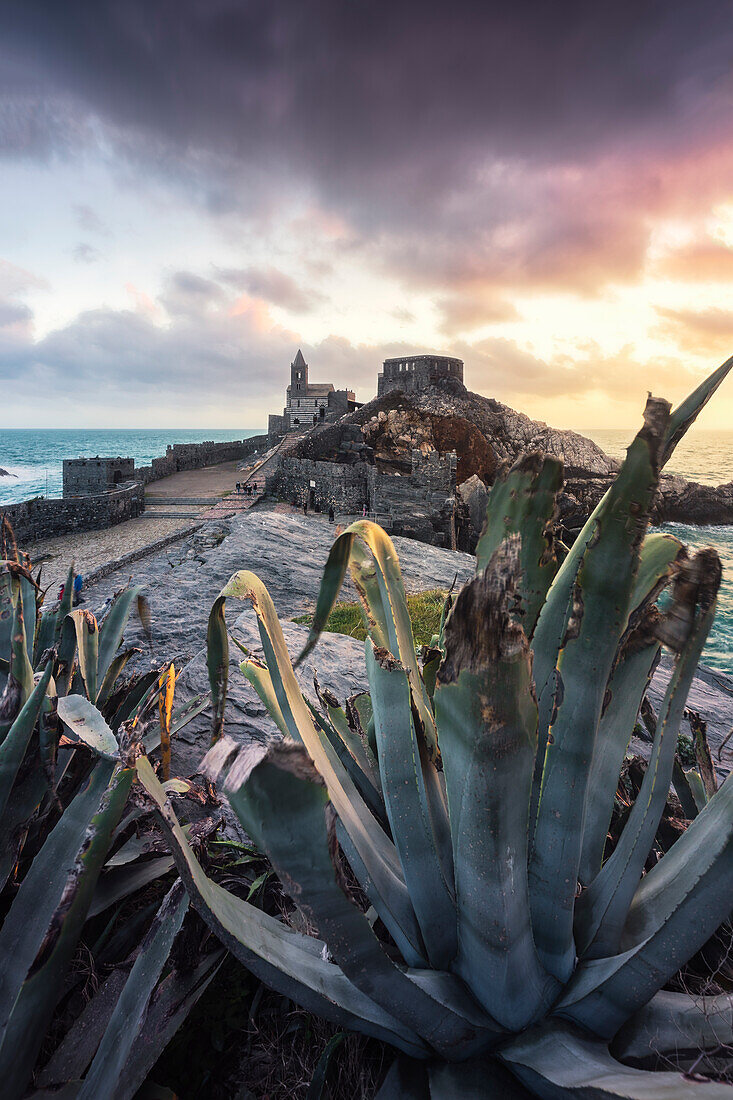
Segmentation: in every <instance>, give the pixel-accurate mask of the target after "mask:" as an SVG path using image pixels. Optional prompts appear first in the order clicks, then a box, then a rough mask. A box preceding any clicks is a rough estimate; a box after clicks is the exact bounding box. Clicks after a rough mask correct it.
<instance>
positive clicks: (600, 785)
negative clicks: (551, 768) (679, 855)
mask: <svg viewBox="0 0 733 1100" xmlns="http://www.w3.org/2000/svg"><path fill="white" fill-rule="evenodd" d="M659 650H660V645H659V643H658V642H657V641H652V642H651V643H649V642H647V644H644V638H643V637H642V638H641V639H639V640H637V639H635V638H634V637H633V636H632V637H631V638H630V639H629V642H628V648H627V649H625V650H623V651H622V653H621V658H620V660H619V663H618V664H617V665H616V667H615V669H614V670H613V673H612V675H611V678H610V680H609V681H608V688H607V690H606V696H605V699H604V703H603V713H602V715H601V720H600V723H599V725H598V736H597V737H596V743H595V747H594V750H593V757H592V760H591V766H590V775H589V777H588V790H587V793H586V797H585V822H584V827H583V847H582V850H581V853H580V866H579V868H578V880H579V881H580V883H581V884H582V885H583V886H588V885H589V884H590V883H591V882H593V880H594V879H595V877H596V875H597V874H598V872H599V871H600V869H601V863H602V861H603V851H604V848H605V846H606V837H607V835H608V829H609V825H610V823H611V817H612V815H613V803H614V799H615V797H616V789H617V786H618V777H619V774H620V772H621V767H622V765H623V761H624V756H625V755H626V750H627V748H628V745H629V741H630V739H631V734H632V732H633V729H634V723H635V721H636V716H637V715H638V713H639V707H640V706H641V701H642V699H643V698H644V692H645V691H646V689H647V685H648V683H649V679H650V677H651V675H652V672H653V670H654V667H655V665H656V662H657V658H658V655H659ZM576 923H577V922H576ZM578 949H579V950H580V946H579V947H578Z"/></svg>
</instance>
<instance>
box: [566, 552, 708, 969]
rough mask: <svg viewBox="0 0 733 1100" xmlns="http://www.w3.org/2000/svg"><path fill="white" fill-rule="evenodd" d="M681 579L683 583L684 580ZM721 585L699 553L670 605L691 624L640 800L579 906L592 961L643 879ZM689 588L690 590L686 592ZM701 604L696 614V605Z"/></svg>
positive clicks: (607, 947)
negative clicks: (689, 612)
mask: <svg viewBox="0 0 733 1100" xmlns="http://www.w3.org/2000/svg"><path fill="white" fill-rule="evenodd" d="M693 570H695V575H697V576H698V577H699V578H702V580H698V585H699V588H696V587H695V586H694V584H692V585H691V581H689V580H687V579H686V578H687V575H688V572H689V574H690V575H692V572H693ZM683 578H684V579H683ZM719 584H720V562H719V560H718V557H717V555H716V554H715V552H714V551H712V550H703V551H701V552H700V554H698V555H697V556H696V558H695V560H694V561H693V562H691V563H690V566H689V570H685V571H684V573H683V575H682V577H681V581H680V591H681V593H683V595H681V596H680V597H678V599H676V600H675V603H673V605H672V608H671V609H670V614H673V613H677V606H678V602H680V603H681V602H682V600H683V598H684V600H685V602H686V603H687V602H691V603H692V609H693V611H695V613H696V620H697V621H696V622H695V625H694V627H693V629H692V631H691V632H690V636H689V639H688V641H687V643H686V645H685V647H684V649H683V651H682V653H681V654H680V656H679V658H678V660H677V664H676V666H675V669H674V672H673V674H672V676H671V677H670V680H669V684H668V685H667V690H666V692H665V696H664V702H663V703H662V706H661V708H660V711H659V719H658V721H657V729H656V732H655V736H654V744H653V746H652V752H651V757H650V760H649V766H648V768H647V770H646V772H645V773H644V780H643V783H642V785H641V790H640V792H639V795H638V797H637V799H636V801H635V802H634V805H633V807H632V809H631V813H630V815H629V819H628V821H627V822H626V826H625V828H624V830H623V832H622V834H621V836H620V838H619V841H618V844H617V845H616V848H615V849H614V851H613V854H612V855H611V856H610V857H609V859H608V860H607V861H606V863H605V864H604V866H603V869H602V870H601V871H600V873H599V874H598V876H597V877H596V879H595V880H594V881H593V882H592V883H591V884H590V886H589V888H588V890H587V891H586V892H585V893H584V894H583V895H582V897H581V899H580V902H579V904H578V914H577V916H578V920H577V929H578V932H579V938H578V951H579V952H581V953H582V952H583V951H588V952H589V954H590V955H591V956H593V957H596V958H597V957H599V956H601V955H614V954H616V952H617V951H618V947H619V940H620V938H621V932H622V930H623V926H624V922H625V920H626V915H627V913H628V911H629V905H630V904H631V899H632V898H633V896H634V893H635V891H636V888H637V886H638V883H639V879H640V878H641V876H642V872H643V870H644V865H645V863H646V860H647V857H648V855H649V851H650V849H651V846H652V844H653V843H654V837H655V835H656V832H657V828H658V827H659V822H660V820H661V817H662V813H663V812H664V806H665V803H666V801H667V795H668V794H669V785H670V782H671V780H672V766H673V764H674V756H675V750H676V748H677V734H678V732H679V726H680V721H681V720H682V715H683V713H684V709H685V703H686V702H687V694H688V692H689V690H690V685H691V683H692V679H693V677H694V675H695V671H696V669H697V665H698V662H699V660H700V655H701V653H702V650H703V647H704V645H705V642H706V640H707V636H708V634H709V632H710V627H711V626H712V624H713V619H714V617H715V608H716V594H717V590H718V585H719ZM690 588H691V589H692V590H691V591H690ZM698 599H699V600H700V608H699V611H698V609H697V607H696V606H695V605H696V603H697V601H698Z"/></svg>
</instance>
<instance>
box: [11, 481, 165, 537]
mask: <svg viewBox="0 0 733 1100" xmlns="http://www.w3.org/2000/svg"><path fill="white" fill-rule="evenodd" d="M144 510H145V488H144V486H143V485H142V484H141V483H140V482H133V483H132V484H130V485H126V486H124V488H121V489H114V490H112V491H111V492H104V493H95V494H92V493H87V494H85V495H83V496H75V497H57V498H51V499H50V500H46V499H45V498H44V497H36V498H35V499H34V500H24V501H21V502H20V503H19V504H9V505H7V507H5V508H3V509H2V514H3V515H5V516H7V518H8V519H9V520H10V523H11V524H12V527H13V531H14V532H15V537H16V538H17V539H18V542H20V543H23V544H26V545H30V544H32V543H34V542H38V541H39V540H40V539H46V538H53V537H54V536H56V535H67V534H69V533H70V532H72V531H98V530H100V529H101V528H103V527H112V526H114V524H116V523H122V522H123V520H126V519H133V518H134V517H135V516H139V515H141V514H142V512H143V511H144Z"/></svg>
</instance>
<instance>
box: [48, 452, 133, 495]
mask: <svg viewBox="0 0 733 1100" xmlns="http://www.w3.org/2000/svg"><path fill="white" fill-rule="evenodd" d="M62 468H63V486H64V488H63V495H64V496H65V497H77V496H94V495H95V494H96V493H107V492H109V491H110V490H112V489H116V488H117V487H118V486H119V485H124V484H125V482H128V481H132V480H133V478H134V476H135V460H134V458H120V457H119V456H117V457H116V458H100V457H99V455H97V457H96V458H65V459H64V461H63V464H62Z"/></svg>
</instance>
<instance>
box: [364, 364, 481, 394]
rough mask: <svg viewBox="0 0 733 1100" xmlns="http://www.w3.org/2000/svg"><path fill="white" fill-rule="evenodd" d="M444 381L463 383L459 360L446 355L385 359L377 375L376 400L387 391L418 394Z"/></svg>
mask: <svg viewBox="0 0 733 1100" xmlns="http://www.w3.org/2000/svg"><path fill="white" fill-rule="evenodd" d="M448 378H452V379H455V380H456V381H458V382H461V383H462V382H463V360H462V359H454V358H453V357H452V356H448V355H406V356H400V357H398V358H396V359H385V360H384V363H383V364H382V370H381V371H380V372H379V374H378V375H377V397H382V396H383V395H384V394H385V393H389V392H390V391H391V390H401V391H402V392H403V393H421V392H422V391H423V390H424V389H426V388H428V387H429V386H437V385H440V383H441V382H443V381H445V380H446V379H448Z"/></svg>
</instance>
